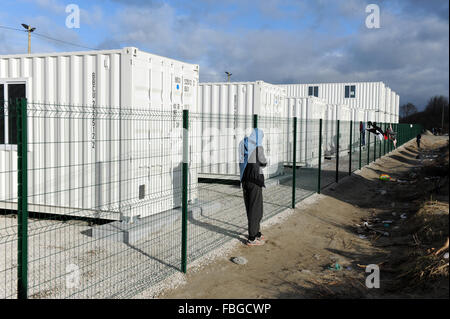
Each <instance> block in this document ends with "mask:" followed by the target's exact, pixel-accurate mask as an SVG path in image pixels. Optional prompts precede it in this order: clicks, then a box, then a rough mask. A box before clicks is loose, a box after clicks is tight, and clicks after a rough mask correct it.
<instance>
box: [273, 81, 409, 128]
mask: <svg viewBox="0 0 450 319" xmlns="http://www.w3.org/2000/svg"><path fill="white" fill-rule="evenodd" d="M311 86H312V87H317V89H318V97H319V98H322V99H324V100H325V101H327V102H328V103H331V104H345V105H347V106H349V107H350V108H352V109H363V110H367V111H368V113H367V115H366V118H365V119H364V120H366V121H367V120H369V121H370V118H373V121H376V122H390V123H398V118H399V105H400V96H399V95H398V94H397V93H395V92H394V91H393V90H392V89H391V88H389V87H388V86H386V85H385V84H384V83H383V82H356V83H355V82H349V83H314V84H284V85H281V87H283V88H285V89H286V93H287V95H288V96H292V97H307V96H308V95H309V93H310V92H309V87H311ZM352 86H354V88H355V91H354V93H355V95H354V97H346V96H345V92H346V87H352ZM370 111H372V112H374V114H371V113H370Z"/></svg>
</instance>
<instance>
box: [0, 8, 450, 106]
mask: <svg viewBox="0 0 450 319" xmlns="http://www.w3.org/2000/svg"><path fill="white" fill-rule="evenodd" d="M71 3H74V4H77V5H78V6H79V7H80V9H81V21H80V28H79V29H68V28H67V27H66V26H65V20H66V16H67V13H66V12H65V7H66V5H68V4H71ZM369 3H376V4H377V5H378V6H379V7H380V13H381V17H380V18H381V19H380V22H381V28H380V29H368V28H366V27H365V19H366V16H367V13H366V12H365V8H366V6H367V4H369ZM2 4H3V5H2V7H1V9H0V21H1V22H0V25H1V26H7V27H15V28H21V26H20V24H21V23H27V24H30V25H32V26H34V27H36V28H37V30H36V32H38V33H40V34H43V35H47V36H50V37H53V38H57V39H61V40H64V41H67V42H72V43H76V44H79V45H82V46H85V47H89V48H95V49H116V48H120V47H124V46H136V47H138V48H140V49H142V50H145V51H148V52H152V53H156V54H160V55H165V56H169V57H173V58H176V59H180V60H183V61H187V62H192V63H197V64H200V77H201V81H222V80H224V79H225V76H224V71H225V70H228V71H231V72H232V73H233V78H232V79H233V80H250V81H253V80H264V81H267V82H270V83H306V82H334V81H349V82H350V81H383V82H385V83H386V84H387V85H389V86H390V87H391V88H392V89H394V90H395V91H396V92H398V93H399V94H400V97H401V101H400V102H401V104H403V103H407V102H412V103H414V104H416V105H417V106H418V107H419V108H420V109H422V108H423V107H424V106H425V104H426V102H427V100H428V99H429V98H430V97H431V96H433V95H445V96H447V97H448V95H449V89H448V87H449V62H448V59H449V40H448V37H449V21H448V1H445V0H429V1H421V0H377V1H375V0H371V1H367V0H342V1H337V0H334V1H333V0H315V1H313V0H305V1H300V0H297V1H295V0H284V1H283V0H263V1H257V0H240V1H239V0H222V1H214V0H196V1H195V0H194V1H183V0H170V1H162V0H150V1H143V0H128V1H127V0H99V1H81V0H71V1H64V0H14V1H13V0H4V1H2ZM0 43H1V46H0V54H6V53H8V54H11V53H24V52H26V49H27V37H26V33H21V32H17V31H12V30H5V29H0ZM75 50H84V49H83V48H81V47H76V46H70V45H66V44H63V43H58V42H53V41H50V40H47V39H43V38H40V37H33V39H32V51H33V52H54V51H75Z"/></svg>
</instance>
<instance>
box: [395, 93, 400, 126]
mask: <svg viewBox="0 0 450 319" xmlns="http://www.w3.org/2000/svg"><path fill="white" fill-rule="evenodd" d="M394 114H395V123H398V122H399V115H400V95H398V94H395V112H394Z"/></svg>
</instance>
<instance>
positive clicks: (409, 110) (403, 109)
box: [400, 103, 417, 117]
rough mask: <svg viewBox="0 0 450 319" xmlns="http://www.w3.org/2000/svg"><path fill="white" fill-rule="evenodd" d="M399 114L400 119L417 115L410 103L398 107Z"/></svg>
mask: <svg viewBox="0 0 450 319" xmlns="http://www.w3.org/2000/svg"><path fill="white" fill-rule="evenodd" d="M400 113H401V115H402V117H408V116H409V115H411V114H414V113H417V107H416V106H415V105H414V104H412V103H407V104H403V105H402V106H400Z"/></svg>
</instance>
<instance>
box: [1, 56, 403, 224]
mask: <svg viewBox="0 0 450 319" xmlns="http://www.w3.org/2000/svg"><path fill="white" fill-rule="evenodd" d="M198 81H199V66H198V65H194V64H188V63H183V62H180V61H176V60H173V59H169V58H165V57H160V56H157V55H153V54H149V53H145V52H143V51H140V50H138V49H137V48H133V47H127V48H124V49H121V50H107V51H90V52H71V53H54V54H31V55H30V54H27V55H9V56H8V55H7V56H0V84H3V87H4V97H5V99H7V98H8V89H7V88H8V85H13V84H17V83H22V84H25V86H26V98H27V99H28V101H30V102H32V103H33V104H32V105H30V107H29V109H30V110H33V109H37V108H39V107H40V108H42V112H41V113H39V116H38V115H36V114H37V113H35V114H34V115H35V116H34V115H33V112H31V114H30V118H29V120H28V122H29V137H28V138H29V145H30V146H29V149H28V152H29V153H28V156H29V159H30V160H29V169H30V174H29V186H30V190H31V192H30V195H31V196H30V198H29V205H30V210H32V211H37V212H50V213H55V214H74V215H78V216H80V215H81V216H89V217H99V218H108V219H124V218H127V217H130V218H131V217H136V216H141V217H145V216H148V215H152V214H156V213H159V212H162V211H165V210H168V209H172V208H174V207H178V206H180V203H181V201H180V199H181V196H180V187H181V162H182V159H181V154H182V145H181V140H182V139H181V136H182V129H181V127H182V121H181V113H182V110H183V109H187V110H190V111H191V112H192V113H194V114H195V113H196V114H197V118H195V115H194V116H193V120H192V121H191V124H190V125H191V126H190V129H191V130H190V131H191V133H190V148H189V154H190V155H189V156H190V157H189V160H190V167H191V169H190V177H189V178H190V188H189V199H190V200H191V201H195V200H196V199H197V198H198V189H197V175H198V173H206V174H227V175H238V174H239V156H238V147H239V143H240V141H242V139H243V138H244V136H245V135H247V136H248V135H249V134H250V132H251V130H252V120H251V117H252V115H254V114H257V115H259V117H260V120H259V122H258V127H260V128H262V129H263V130H264V132H265V138H264V147H265V149H266V156H267V158H268V161H269V165H268V167H267V168H266V169H265V174H266V175H267V176H268V177H270V176H274V175H278V174H282V173H283V163H284V162H290V161H291V158H292V156H291V155H292V134H290V133H289V130H291V127H292V121H291V120H290V118H291V117H293V116H297V117H298V118H299V119H303V120H304V123H305V125H300V131H299V136H301V140H300V144H299V150H298V152H299V154H298V156H297V158H298V161H299V162H304V163H306V164H314V163H313V162H314V160H316V159H317V156H318V148H317V146H314V145H317V143H316V141H317V140H318V134H319V132H318V124H317V123H318V119H320V118H322V119H324V120H325V121H324V128H323V131H324V143H323V145H324V152H325V153H324V154H326V153H327V152H330V151H332V149H333V147H334V141H333V138H334V136H333V133H334V132H335V125H336V124H335V123H336V122H335V120H337V119H340V120H342V121H349V120H354V121H369V120H371V121H382V120H381V117H380V116H379V115H377V114H381V113H383V114H384V113H385V111H383V112H380V110H381V109H383V110H384V109H385V110H389V112H394V114H398V111H394V110H396V108H397V104H398V96H397V95H395V93H394V92H391V90H390V89H389V88H384V84H382V83H381V82H380V83H378V84H371V85H369V84H367V88H368V90H371V91H370V92H372V93H374V92H375V93H376V94H375V96H380V99H379V100H377V101H372V100H371V99H370V98H369V96H370V94H365V93H364V94H361V97H360V98H359V99H353V100H352V101H346V100H349V99H342V98H339V94H337V93H336V92H338V90H340V91H342V92H343V85H345V84H321V85H320V90H319V92H320V95H319V96H320V97H321V98H316V97H308V95H307V93H308V92H306V90H307V87H308V84H305V85H286V86H277V85H271V84H268V83H265V82H262V81H257V82H233V83H229V82H224V83H200V84H199V82H198ZM356 85H357V92H358V91H359V90H360V88H359V87H360V85H363V84H356ZM367 88H366V89H367ZM377 90H378V91H377ZM383 90H384V92H388V93H387V94H386V99H385V101H384V102H383V99H382V98H381V96H382V92H383ZM323 92H326V95H324V96H321V95H322V94H323ZM361 92H364V90H361ZM333 94H336V95H337V96H338V97H337V98H336V99H331V98H330V97H331V96H333ZM389 94H390V95H389ZM387 96H389V97H390V98H387ZM197 98H198V99H197ZM355 101H360V102H361V103H364V105H367V107H365V108H360V107H358V106H359V104H357V103H356V102H355ZM40 102H42V103H45V105H41V106H39V105H38V104H39V103H40ZM345 102H352V103H345ZM377 103H378V104H377ZM52 104H55V105H52ZM61 105H66V107H61ZM376 105H383V106H382V107H381V109H380V110H377V109H376V107H375V106H376ZM155 110H156V111H159V112H162V113H160V114H154V115H155V116H153V117H152V112H154V111H155ZM77 112H83V114H84V115H82V116H79V114H77ZM137 112H139V115H137ZM395 112H397V113H395ZM86 114H88V115H86ZM90 114H93V115H92V116H90ZM161 114H164V115H163V116H161ZM386 114H387V113H386ZM282 119H284V120H282ZM309 120H313V121H309ZM314 120H315V121H314ZM384 120H385V121H391V122H394V121H395V118H394V119H390V120H389V119H388V118H387V117H386V116H385V119H384ZM5 123H6V125H8V114H6V118H5ZM314 126H317V127H314ZM199 154H200V155H201V158H198V157H199ZM16 163H17V146H16V145H11V144H6V145H0V209H1V208H6V209H15V206H16V201H17V199H16V198H17V183H16V180H17V176H16V170H17V166H16V165H17V164H16Z"/></svg>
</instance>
